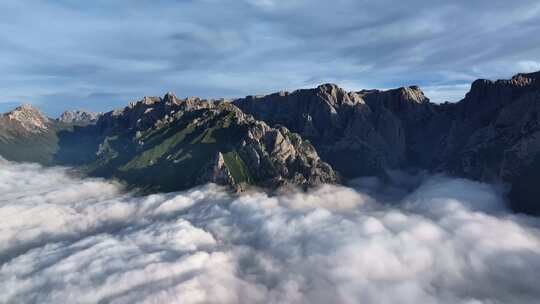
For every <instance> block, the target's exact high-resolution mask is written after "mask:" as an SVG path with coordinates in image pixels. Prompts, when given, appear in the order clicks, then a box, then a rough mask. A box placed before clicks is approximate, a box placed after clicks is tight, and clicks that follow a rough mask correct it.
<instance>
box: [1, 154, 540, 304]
mask: <svg viewBox="0 0 540 304" xmlns="http://www.w3.org/2000/svg"><path fill="white" fill-rule="evenodd" d="M403 180H405V181H406V180H407V178H403ZM418 183H419V186H418V187H413V191H410V192H408V189H407V187H405V186H403V185H400V186H399V187H398V186H393V187H388V186H385V185H384V184H382V183H381V182H380V181H378V180H376V179H364V180H358V181H356V182H355V183H354V184H353V185H352V186H351V187H343V186H328V185H327V186H323V187H320V188H318V189H315V190H312V191H310V192H307V193H303V192H284V193H282V194H280V195H277V196H269V195H267V194H264V193H257V192H252V193H246V194H244V195H241V196H234V195H231V194H229V193H228V192H226V191H224V189H222V188H220V187H218V186H215V185H206V186H202V187H198V188H195V189H192V190H189V191H185V192H178V193H172V194H155V195H149V196H138V197H137V196H135V195H133V194H130V193H129V192H126V191H124V190H123V189H122V187H121V186H120V185H118V184H115V183H114V182H110V181H105V180H101V179H89V178H81V177H77V176H75V175H73V174H72V172H70V170H69V169H66V168H43V167H41V166H39V165H35V164H15V163H10V162H6V161H0V193H1V195H0V290H1V291H2V292H0V303H138V302H141V303H534V302H536V301H538V300H539V299H540V288H539V286H540V285H539V284H540V283H539V282H540V219H538V218H533V217H527V216H524V215H516V214H512V213H510V212H509V211H507V209H506V208H505V206H504V201H503V199H502V198H501V197H502V196H501V192H500V190H499V189H497V188H494V187H493V186H490V185H486V184H481V183H476V182H472V181H467V180H461V179H451V178H445V177H440V176H435V177H429V178H424V179H421V180H420V181H418ZM409 188H410V187H409Z"/></svg>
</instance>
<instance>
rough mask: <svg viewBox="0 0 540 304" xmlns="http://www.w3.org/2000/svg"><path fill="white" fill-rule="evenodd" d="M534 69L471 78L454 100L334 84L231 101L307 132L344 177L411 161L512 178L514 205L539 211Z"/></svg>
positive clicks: (539, 97)
mask: <svg viewBox="0 0 540 304" xmlns="http://www.w3.org/2000/svg"><path fill="white" fill-rule="evenodd" d="M539 79H540V72H537V73H530V74H518V75H516V76H514V77H512V79H510V80H497V81H490V80H477V81H475V82H474V83H473V84H472V86H471V90H470V92H469V93H468V94H467V95H466V97H465V98H464V99H463V100H461V101H460V102H457V103H454V104H441V105H437V104H433V103H430V102H429V99H427V98H426V97H425V96H424V94H423V93H422V91H421V90H420V89H419V88H418V87H416V86H413V87H404V88H398V89H394V90H388V91H379V90H364V91H360V92H356V93H355V92H346V91H344V90H342V89H340V88H338V87H337V86H335V85H323V86H320V87H318V88H317V89H312V90H299V91H295V92H293V93H280V94H273V95H268V96H263V97H257V98H254V97H248V98H244V99H238V100H235V101H234V104H236V105H237V106H238V107H240V108H241V109H242V110H243V111H245V112H247V113H250V114H252V115H254V116H255V117H256V118H258V119H262V120H264V121H267V122H268V123H269V124H270V125H273V124H283V125H285V126H287V127H289V128H290V129H291V130H293V131H295V132H298V133H300V134H301V135H302V136H304V137H306V138H308V139H310V140H311V141H312V142H313V144H314V145H315V147H316V148H317V150H318V151H319V153H320V154H321V156H322V158H323V159H324V160H326V161H328V162H329V163H330V164H331V165H332V166H333V167H334V168H335V169H337V170H338V171H339V172H341V173H342V174H343V175H344V176H346V177H356V176H362V175H372V174H378V175H384V172H385V170H386V169H391V168H407V167H416V168H421V169H427V170H430V171H432V172H443V173H447V174H452V175H457V176H463V177H467V178H473V179H477V180H482V181H488V182H505V183H509V184H510V185H511V186H512V191H511V194H510V196H511V200H512V204H513V207H514V208H515V209H516V210H519V211H525V212H529V213H540V203H539V202H537V199H536V197H538V194H540V191H538V190H537V187H535V182H536V181H537V180H540V179H538V178H540V175H539V174H538V173H536V172H540V171H538V170H536V169H538V166H539V164H540V157H539V152H540V151H539V148H540V144H539V140H540V134H539V133H538V131H539V127H538V123H539V117H540V116H539V114H538V107H539V104H540V80H539Z"/></svg>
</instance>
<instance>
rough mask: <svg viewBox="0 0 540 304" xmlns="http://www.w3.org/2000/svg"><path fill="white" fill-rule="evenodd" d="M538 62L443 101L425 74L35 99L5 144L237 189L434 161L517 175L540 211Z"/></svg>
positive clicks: (461, 169) (35, 158)
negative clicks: (261, 90)
mask: <svg viewBox="0 0 540 304" xmlns="http://www.w3.org/2000/svg"><path fill="white" fill-rule="evenodd" d="M539 113H540V72H536V73H527V74H517V75H515V76H514V77H512V78H511V79H508V80H497V81H491V80H485V79H480V80H476V81H474V82H473V83H472V85H471V89H470V91H469V92H468V93H467V94H466V96H465V98H464V99H462V100H461V101H459V102H455V103H443V104H435V103H432V102H430V101H429V99H428V98H427V97H426V96H424V94H423V92H422V91H421V89H420V88H419V87H417V86H410V87H402V88H398V89H392V90H384V91H381V90H362V91H357V92H348V91H346V90H344V89H342V88H340V87H338V86H337V85H335V84H323V85H320V86H318V87H317V88H313V89H301V90H297V91H294V92H278V93H274V94H270V95H265V96H247V97H245V98H240V99H233V100H224V99H220V100H204V99H200V98H186V99H179V98H177V97H176V96H175V95H174V94H172V93H167V94H166V95H165V96H163V97H144V98H143V99H142V100H140V101H138V102H133V103H130V104H129V105H128V106H127V107H125V108H123V109H117V110H113V111H110V112H107V113H90V112H85V111H76V112H65V113H64V114H62V115H61V117H60V118H58V119H52V118H49V117H47V116H46V115H44V114H43V113H41V112H40V111H39V110H38V109H36V108H34V107H32V106H30V105H22V106H20V107H18V108H16V109H14V110H13V111H11V112H8V113H4V114H1V115H0V155H1V156H3V157H4V158H6V159H8V160H13V161H32V162H39V163H42V164H44V165H65V166H74V167H78V168H79V169H80V170H81V171H82V172H84V173H86V174H88V175H90V176H100V177H106V178H117V179H120V180H122V181H124V182H126V183H127V184H128V185H130V186H133V187H137V188H139V189H141V190H144V191H175V190H182V189H186V188H189V187H192V186H195V185H198V184H203V183H207V182H214V183H218V184H222V185H229V186H231V187H233V188H234V189H236V190H238V191H242V190H243V189H245V188H247V187H251V186H256V187H262V188H265V189H277V188H279V187H282V186H287V185H291V186H299V187H311V186H315V185H318V184H321V183H340V182H345V181H347V180H350V179H353V178H356V177H361V176H379V177H382V178H385V177H386V176H387V172H388V171H389V170H393V169H414V170H425V171H428V172H431V173H444V174H447V175H452V176H459V177H464V178H469V179H474V180H479V181H483V182H490V183H504V184H506V185H508V186H509V187H510V191H509V202H510V204H511V207H512V208H513V209H514V210H515V211H518V212H525V213H529V214H535V215H539V214H540V202H539V201H538V199H537V198H538V197H540V189H539V187H538V186H537V184H538V181H540V124H539V123H540V116H539Z"/></svg>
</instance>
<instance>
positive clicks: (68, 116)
mask: <svg viewBox="0 0 540 304" xmlns="http://www.w3.org/2000/svg"><path fill="white" fill-rule="evenodd" d="M99 116H101V113H95V112H89V111H85V110H76V111H65V112H64V113H62V115H60V117H59V118H58V121H59V122H62V123H66V124H77V125H86V124H91V123H95V122H96V121H97V120H98V118H99Z"/></svg>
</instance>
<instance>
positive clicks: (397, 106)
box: [358, 86, 429, 112]
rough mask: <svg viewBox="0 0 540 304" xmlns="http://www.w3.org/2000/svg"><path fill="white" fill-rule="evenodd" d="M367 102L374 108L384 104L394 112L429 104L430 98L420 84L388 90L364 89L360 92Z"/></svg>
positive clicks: (406, 110) (412, 109) (413, 109)
mask: <svg viewBox="0 0 540 304" xmlns="http://www.w3.org/2000/svg"><path fill="white" fill-rule="evenodd" d="M358 93H359V94H360V95H361V96H362V98H363V99H364V100H365V101H366V103H367V104H368V105H369V106H370V107H373V108H378V107H380V106H383V107H384V108H387V109H389V110H391V111H393V112H408V111H415V110H416V109H419V108H422V107H418V106H419V105H425V104H429V98H427V97H426V96H425V95H424V92H422V90H421V89H420V88H419V87H418V86H409V87H401V88H397V89H391V90H386V91H380V90H364V91H360V92H358Z"/></svg>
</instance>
